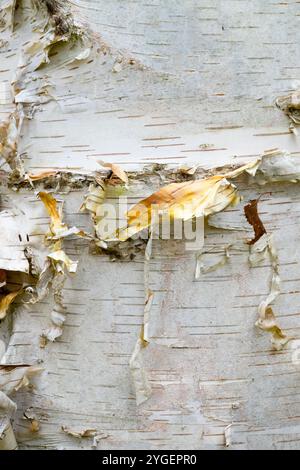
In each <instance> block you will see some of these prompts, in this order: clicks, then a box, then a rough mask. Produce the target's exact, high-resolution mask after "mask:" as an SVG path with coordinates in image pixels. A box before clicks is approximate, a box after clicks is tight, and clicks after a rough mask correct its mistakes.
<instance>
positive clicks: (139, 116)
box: [0, 0, 300, 449]
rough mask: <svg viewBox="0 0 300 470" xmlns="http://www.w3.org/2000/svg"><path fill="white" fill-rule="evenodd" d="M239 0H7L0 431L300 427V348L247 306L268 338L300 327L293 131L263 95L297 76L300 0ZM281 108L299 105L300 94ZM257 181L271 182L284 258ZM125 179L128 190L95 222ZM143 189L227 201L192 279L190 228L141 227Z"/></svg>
mask: <svg viewBox="0 0 300 470" xmlns="http://www.w3.org/2000/svg"><path fill="white" fill-rule="evenodd" d="M241 2H243V0H241V1H240V2H226V1H224V2H209V1H208V0H185V1H184V2H174V1H173V0H157V1H156V2H148V3H147V4H143V3H140V4H139V8H138V9H137V10H136V12H135V11H134V10H135V9H132V2H130V1H126V0H125V1H120V0H111V1H110V2H107V1H105V0H94V1H93V2H88V1H85V0H83V1H80V2H69V1H64V0H21V1H16V0H0V34H1V37H0V64H1V66H0V115H1V122H0V190H1V201H0V202H1V212H0V225H1V234H0V242H1V243H0V341H1V343H0V349H1V352H0V355H1V361H2V365H0V449H3V448H4V449H14V448H16V446H17V442H18V444H19V446H20V447H21V448H43V449H44V448H58V447H59V448H78V447H80V448H90V447H91V446H92V447H97V445H98V444H99V446H102V448H103V446H104V445H105V442H102V441H103V440H104V439H108V443H107V445H108V446H109V447H110V448H112V449H113V448H121V449H122V448H123V449H126V448H130V447H132V446H134V447H135V448H145V446H147V447H151V448H154V447H155V446H160V447H162V448H167V447H174V448H176V449H180V448H182V449H184V448H220V447H222V446H226V447H230V448H240V447H245V448H246V447H249V448H255V447H263V446H266V447H271V448H289V447H292V448H293V447H295V446H297V443H298V442H299V426H300V419H298V416H299V415H300V406H299V405H298V403H297V401H295V393H296V394H297V390H298V388H297V382H296V381H295V378H296V377H297V374H298V369H297V368H298V365H297V361H296V363H294V362H295V361H294V362H292V354H291V352H290V350H289V349H286V350H285V351H281V352H280V353H279V354H276V357H274V352H273V353H272V354H270V352H269V350H268V349H269V348H268V347H266V346H265V342H264V335H260V334H258V332H257V330H256V329H254V328H251V325H252V324H253V323H254V319H255V316H256V309H257V304H259V305H258V319H257V321H256V325H257V326H258V327H259V328H260V329H262V330H263V331H265V332H268V333H269V334H270V337H271V341H272V344H273V347H274V348H275V349H276V350H281V349H282V348H283V346H285V345H286V344H287V342H288V341H289V340H290V331H291V332H292V333H291V335H294V333H295V334H296V333H297V331H298V330H299V318H300V316H299V314H298V313H297V312H298V303H297V302H298V301H297V292H298V290H297V289H298V279H299V265H298V263H297V259H296V260H295V250H294V248H295V246H296V244H298V234H299V232H300V222H298V218H297V217H295V214H296V213H297V211H298V206H299V194H298V193H299V191H298V189H297V187H293V185H292V184H290V183H297V182H299V181H300V159H299V142H298V141H297V139H295V136H293V135H291V133H290V132H288V129H287V128H286V118H285V116H284V115H283V113H280V112H278V110H277V109H276V107H275V106H272V105H271V101H272V100H273V98H272V97H273V96H275V93H276V94H277V93H278V94H282V95H284V93H286V91H285V90H287V89H289V90H291V89H293V88H294V85H295V84H294V82H293V81H294V79H295V69H298V68H299V61H300V56H299V50H298V49H299V48H297V47H296V46H295V47H294V43H293V44H292V43H289V47H290V49H291V54H290V56H289V61H288V66H287V62H286V54H285V53H284V51H285V49H286V46H287V44H286V43H285V42H279V40H278V37H280V38H284V37H285V36H286V37H288V36H290V37H293V38H294V37H296V38H297V37H298V35H299V25H298V19H297V18H298V13H299V12H298V5H297V2H292V1H288V2H286V4H284V5H283V4H282V3H280V2H279V3H278V4H275V3H270V4H265V3H264V2H261V1H260V0H253V1H252V2H247V16H246V17H245V14H244V9H243V8H240V5H239V7H238V8H236V6H235V5H234V4H235V3H241ZM120 5H121V7H122V8H120ZM116 12H117V14H116ZM153 18H154V19H155V21H154V20H153ZM220 20H222V22H223V23H224V24H223V23H222V28H221V27H220ZM187 26H188V28H187ZM279 29H280V34H278V30H279ZM187 31H188V34H187ZM245 31H247V34H245ZM257 34H259V39H260V40H259V41H257ZM102 37H103V38H105V41H104V39H102ZM175 37H176V38H178V41H176V40H174V38H175ZM191 44H192V47H191ZM295 44H297V41H296V40H295ZM211 51H213V54H212V53H211ZM241 56H242V57H243V60H242V62H241V61H240V60H239V57H241ZM207 57H209V58H210V59H212V58H213V60H209V61H208V59H207ZM220 57H221V58H222V60H220ZM174 64H175V66H174ZM199 64H201V66H200V67H199ZM228 64H230V67H229V66H228ZM274 72H275V73H274ZM274 76H276V80H274ZM199 77H201V83H202V87H201V90H200V92H199ZM232 90H234V93H233V92H232ZM245 90H247V94H245ZM199 93H200V94H199ZM276 105H277V107H279V108H280V109H281V110H282V111H283V112H284V113H285V114H287V115H288V116H289V118H290V119H291V121H292V124H293V125H294V124H295V125H297V124H299V123H300V117H299V92H297V91H295V92H293V93H290V94H289V95H287V96H280V97H279V98H278V99H277V100H276ZM207 110H209V112H208V111H207ZM271 125H272V127H271ZM292 130H293V131H294V132H295V130H294V128H293V127H292ZM267 148H268V149H273V150H269V151H265V149H267ZM279 148H286V149H287V152H281V151H280V150H278V149H279ZM231 155H235V157H234V160H232V159H231V157H229V156H231ZM100 159H101V160H100ZM108 161H109V163H108ZM147 162H148V163H149V162H150V165H148V166H145V167H144V165H145V163H147ZM245 162H248V163H245ZM99 163H100V164H101V165H102V166H103V167H104V168H105V169H106V170H105V171H106V174H105V175H104V174H103V173H104V172H101V173H100V171H99V167H98V164H99ZM233 163H234V164H233ZM166 164H168V165H169V166H168V167H166ZM125 170H126V171H125ZM242 176H243V177H242ZM233 179H234V180H235V181H234V183H235V184H233V182H232V180H233ZM277 182H278V183H279V182H280V183H281V184H280V185H277V184H276V183H277ZM257 185H272V187H271V189H272V199H270V201H266V209H265V210H266V214H267V216H268V220H270V218H271V217H272V218H273V219H274V224H272V225H273V226H274V227H275V229H274V231H276V233H274V236H276V243H278V244H279V247H278V249H279V250H280V251H279V252H280V254H281V253H283V256H282V259H281V265H280V260H279V258H278V253H277V249H276V247H275V243H274V238H273V234H269V233H266V230H265V228H264V225H263V223H262V221H261V220H260V217H259V214H258V207H257V203H258V200H256V199H254V197H255V196H254V195H255V194H257ZM268 189H269V188H268ZM85 191H87V194H86V196H84V192H85ZM52 192H53V193H55V195H56V196H55V197H54V195H53V194H52ZM36 195H38V197H36ZM120 195H125V196H127V197H128V199H129V201H130V205H131V204H132V207H131V209H130V210H129V212H128V213H127V214H126V216H127V218H126V219H124V220H123V222H124V226H123V225H121V226H120V230H116V231H115V232H114V233H112V234H109V236H106V235H107V234H105V230H104V225H105V223H106V221H107V220H109V216H107V217H106V215H105V213H104V211H103V207H104V203H106V202H111V201H112V203H113V204H114V205H115V206H116V207H117V208H119V204H121V203H120V201H119V199H118V197H119V196H120ZM241 197H246V198H247V199H246V200H250V202H249V203H248V204H247V205H246V206H245V208H244V214H245V216H246V218H247V220H248V222H249V224H250V225H251V226H252V227H253V230H254V237H253V239H252V240H250V241H249V242H248V244H249V247H248V249H249V264H250V266H254V267H258V268H259V269H256V270H255V275H254V276H251V275H249V266H247V263H245V262H244V261H245V257H246V256H247V250H246V245H245V240H244V231H245V226H244V223H243V220H244V217H243V208H242V206H235V208H234V209H233V207H234V205H235V204H236V203H238V202H239V200H240V198H241ZM153 203H154V204H155V205H156V206H158V207H159V210H161V211H162V212H164V213H165V214H166V215H167V216H168V217H169V216H170V217H171V218H174V219H180V220H186V219H192V218H194V217H198V216H203V217H207V218H211V217H216V216H217V217H218V221H217V222H218V223H216V222H214V223H213V222H212V224H211V227H214V228H213V229H210V228H209V227H205V242H206V243H207V245H206V246H205V249H204V250H203V253H201V254H199V255H198V256H197V266H196V273H195V277H196V279H197V280H198V282H192V280H193V279H192V278H193V274H192V273H193V268H194V253H189V252H188V250H185V249H184V248H183V243H182V242H178V243H177V242H176V243H174V240H172V241H168V242H162V243H161V240H156V241H155V243H153V246H152V233H153V225H154V222H155V221H154V220H153V214H152V213H151V205H152V204H153ZM185 205H187V206H188V211H186V210H185V209H186V208H185V207H184V206H185ZM79 207H81V209H79ZM45 209H46V210H45ZM49 217H50V223H49ZM114 217H115V216H114ZM66 221H67V222H66ZM208 222H210V221H208ZM214 224H215V225H214ZM143 229H145V231H147V230H148V231H150V237H149V239H148V243H147V244H146V242H145V240H142V239H141V238H138V237H136V239H134V238H133V237H135V236H136V235H138V236H139V235H141V234H140V232H141V230H143ZM227 229H229V230H227ZM91 232H92V233H91ZM241 233H242V235H240V234H241ZM110 235H111V236H110ZM152 248H153V249H152ZM229 248H230V255H231V256H230V262H228V261H229ZM144 251H145V258H144V278H143V272H142V271H143V269H142V264H143V259H142V257H141V256H140V255H141V254H142V253H143V252H144ZM104 253H107V254H109V255H110V258H111V259H112V260H113V261H115V263H110V261H109V259H108V258H105V257H104V256H97V255H99V254H101V255H103V254H104ZM206 258H208V263H206V261H205V259H206ZM150 260H151V263H150ZM124 261H125V262H124ZM129 261H130V262H129ZM150 265H151V279H150ZM270 265H271V268H270ZM281 266H282V269H283V270H284V282H285V286H284V289H283V290H282V291H280V276H279V274H280V269H281ZM77 268H78V269H80V275H77V276H73V274H75V272H76V271H77ZM220 268H221V269H220ZM270 269H271V279H270V286H268V284H267V281H268V276H269V275H270ZM69 274H70V275H69ZM200 274H203V276H200ZM24 276H25V277H26V279H25V278H24ZM11 277H12V278H13V282H11ZM27 281H28V282H27ZM31 281H32V282H31ZM268 289H269V290H268ZM49 292H51V293H52V294H53V295H48V293H49ZM265 292H268V294H267V295H266V296H265ZM19 294H20V295H19ZM21 294H22V295H21ZM225 294H226V295H225ZM279 294H281V300H282V302H281V305H280V308H281V309H282V311H283V313H284V315H282V319H280V322H281V321H282V323H284V324H287V328H288V330H287V331H288V333H289V335H287V334H286V333H285V332H284V331H283V330H282V329H281V328H280V326H279V325H278V322H277V319H276V316H275V313H274V312H275V307H273V306H272V307H271V304H273V303H274V302H275V300H276V299H277V298H278V296H279ZM261 297H263V299H264V300H262V301H261V302H260V303H259V301H258V298H261ZM15 299H16V300H17V302H16V310H17V312H16V315H14V316H12V315H8V312H9V308H10V305H11V304H12V303H13V301H14V300H15ZM153 299H155V302H153ZM67 312H68V315H66V313H67ZM49 316H50V319H51V322H50V325H49V327H47V321H48V320H47V319H48V318H49ZM286 317H287V318H286ZM63 328H64V329H63ZM39 331H43V334H42V341H41V344H40V345H41V346H45V344H46V342H47V341H51V343H52V344H51V345H49V349H47V350H43V349H40V348H39V338H38V336H39V334H38V332H39ZM5 350H6V352H5V353H4V355H3V357H2V351H5ZM295 352H297V350H295ZM146 358H147V361H146ZM41 362H42V363H43V365H44V366H45V369H46V372H47V373H45V374H43V376H42V377H41V386H39V387H38V389H37V390H36V392H34V393H33V392H32V391H31V386H30V384H29V379H30V376H31V375H32V374H34V373H36V372H38V369H39V368H38V367H37V366H30V365H29V364H40V363H41ZM128 362H129V364H128ZM16 364H17V365H16ZM130 376H131V379H133V386H134V388H135V394H136V400H134V397H133V393H132V391H133V387H132V383H131V382H130ZM150 383H151V387H150ZM21 387H25V389H27V392H26V391H24V393H23V394H22V396H21V397H20V396H19V395H18V394H16V396H15V392H17V390H19V389H20V388H21ZM262 388H263V389H264V390H265V393H264V394H261V399H260V400H259V401H257V400H254V401H253V400H252V397H256V396H257V390H258V389H259V390H261V389H262ZM270 391H271V392H270ZM283 391H284V393H283ZM271 395H272V400H271V399H270V397H271ZM150 396H151V401H149V402H147V400H148V398H149V397H150ZM249 397H250V399H249ZM13 400H16V401H17V402H18V409H17V405H16V403H15V402H14V401H13ZM141 403H143V406H141V407H138V408H137V405H139V404H141ZM274 403H275V404H276V406H274ZM28 409H30V411H29V412H27V411H25V412H24V410H28ZM24 419H25V420H26V421H25V426H24ZM13 420H14V421H13ZM12 423H13V427H14V429H13V428H12ZM55 423H56V424H55ZM62 424H63V426H62ZM40 425H41V429H42V433H39V429H40ZM98 429H101V432H99V431H98ZM233 431H234V432H233ZM108 432H109V434H108ZM91 438H92V439H93V443H92V442H91Z"/></svg>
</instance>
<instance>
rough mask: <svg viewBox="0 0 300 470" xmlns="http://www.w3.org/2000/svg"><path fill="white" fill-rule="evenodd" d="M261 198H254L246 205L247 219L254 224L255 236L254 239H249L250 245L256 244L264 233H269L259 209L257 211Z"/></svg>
mask: <svg viewBox="0 0 300 470" xmlns="http://www.w3.org/2000/svg"><path fill="white" fill-rule="evenodd" d="M258 201H259V199H253V200H252V201H250V202H249V203H248V204H247V205H246V206H244V212H245V216H246V219H247V221H248V223H249V224H250V225H252V227H253V229H254V234H255V237H254V238H252V240H249V241H248V242H247V243H248V245H254V243H256V242H257V241H258V240H259V239H260V237H262V236H263V234H264V233H267V231H266V229H265V227H264V224H263V223H262V221H261V219H260V217H259V215H258V211H257V204H258Z"/></svg>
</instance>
